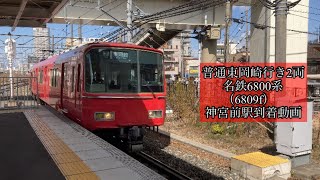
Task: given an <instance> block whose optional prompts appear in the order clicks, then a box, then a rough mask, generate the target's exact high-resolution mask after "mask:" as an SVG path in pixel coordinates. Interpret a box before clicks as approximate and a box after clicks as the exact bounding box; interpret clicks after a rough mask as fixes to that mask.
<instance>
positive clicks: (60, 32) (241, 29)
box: [0, 0, 320, 63]
mask: <svg viewBox="0 0 320 180" xmlns="http://www.w3.org/2000/svg"><path fill="white" fill-rule="evenodd" d="M309 3H310V4H309V7H310V8H309V32H317V28H319V26H320V0H310V2H309ZM245 10H246V9H245V7H244V6H236V7H233V12H232V16H233V18H241V17H245V16H244V15H245V13H244V12H245ZM249 18H250V13H249ZM311 19H313V20H311ZM249 21H250V19H249ZM47 27H48V28H49V29H50V35H54V36H55V37H58V36H63V37H65V36H66V35H67V36H70V34H71V33H70V27H68V28H66V24H51V23H48V24H47ZM116 28H117V27H111V26H93V25H85V26H83V29H82V33H83V37H84V38H89V37H94V38H101V37H103V35H104V34H107V33H108V32H112V31H113V30H115V29H116ZM73 29H74V36H77V32H78V26H77V25H74V28H73ZM66 30H67V31H66ZM245 30H246V29H245V25H242V24H237V23H232V26H231V27H230V40H232V41H233V42H235V43H238V42H239V40H241V39H243V37H244V35H245ZM10 31H11V27H0V34H8V33H9V32H10ZM11 34H14V35H22V34H23V35H32V34H33V33H32V28H22V27H17V28H16V30H15V31H14V32H11ZM221 34H222V36H221V39H220V40H219V42H220V43H223V40H224V29H223V30H222V32H221ZM7 38H8V36H3V35H0V62H1V61H5V59H6V56H5V54H4V41H5V39H7ZM14 38H15V39H16V42H17V44H18V45H17V47H18V48H17V60H16V63H19V62H22V61H24V60H25V57H26V56H27V55H28V54H30V53H32V52H33V50H32V49H31V48H19V47H22V45H21V44H25V45H24V47H31V46H33V41H32V37H19V38H18V39H17V37H14ZM316 38H317V36H315V35H310V36H309V40H314V39H316ZM57 41H59V39H55V42H57ZM64 42H65V40H61V41H60V42H59V43H57V44H61V43H64ZM244 43H245V40H242V41H241V42H240V43H239V45H238V46H237V48H240V47H241V46H243V45H244ZM58 47H59V45H58ZM191 47H192V55H193V56H194V57H197V56H198V41H197V40H196V39H194V38H191Z"/></svg>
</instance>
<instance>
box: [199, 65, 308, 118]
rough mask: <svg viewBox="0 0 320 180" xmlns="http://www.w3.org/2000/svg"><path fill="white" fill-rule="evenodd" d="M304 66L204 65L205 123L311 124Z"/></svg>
mask: <svg viewBox="0 0 320 180" xmlns="http://www.w3.org/2000/svg"><path fill="white" fill-rule="evenodd" d="M306 67H307V66H306V64H303V63H276V64H275V63H267V64H265V63H225V64H221V63H219V64H217V63H202V64H201V77H200V94H201V95H200V113H201V116H200V117H201V118H200V119H201V121H202V122H256V121H259V122H264V121H269V122H305V121H307V68H306Z"/></svg>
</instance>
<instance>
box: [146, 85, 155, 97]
mask: <svg viewBox="0 0 320 180" xmlns="http://www.w3.org/2000/svg"><path fill="white" fill-rule="evenodd" d="M147 87H148V89H149V90H150V91H151V93H152V95H153V97H154V98H156V95H155V94H154V92H153V90H152V88H151V87H150V86H149V83H148V82H147Z"/></svg>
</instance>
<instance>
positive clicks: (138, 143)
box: [128, 126, 146, 152]
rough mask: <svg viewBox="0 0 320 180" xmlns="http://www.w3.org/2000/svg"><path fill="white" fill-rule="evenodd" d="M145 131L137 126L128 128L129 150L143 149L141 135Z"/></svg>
mask: <svg viewBox="0 0 320 180" xmlns="http://www.w3.org/2000/svg"><path fill="white" fill-rule="evenodd" d="M145 133H146V131H145V129H143V128H141V127H138V126H133V127H132V128H130V129H129V130H128V145H129V151H131V152H137V151H141V150H142V149H143V136H144V135H145Z"/></svg>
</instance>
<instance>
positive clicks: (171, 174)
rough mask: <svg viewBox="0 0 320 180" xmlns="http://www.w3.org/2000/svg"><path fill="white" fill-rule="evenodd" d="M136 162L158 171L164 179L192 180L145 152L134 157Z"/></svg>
mask: <svg viewBox="0 0 320 180" xmlns="http://www.w3.org/2000/svg"><path fill="white" fill-rule="evenodd" d="M132 156H133V157H134V158H135V159H136V160H138V161H139V162H141V163H143V164H144V165H146V166H147V167H149V168H151V169H152V170H154V171H156V172H157V173H159V174H160V175H162V176H163V177H165V178H166V179H169V180H171V179H172V180H178V179H180V180H191V178H189V177H188V176H186V175H184V174H182V173H180V172H178V171H176V170H175V169H173V168H171V167H169V166H168V165H166V164H164V163H162V162H161V161H159V160H158V159H156V158H154V157H152V156H150V155H148V154H147V153H145V152H138V153H135V154H134V155H132Z"/></svg>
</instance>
